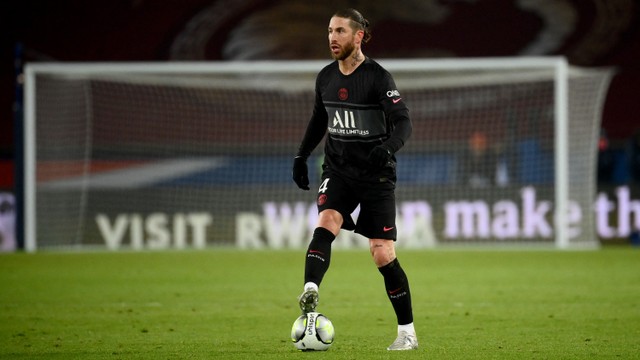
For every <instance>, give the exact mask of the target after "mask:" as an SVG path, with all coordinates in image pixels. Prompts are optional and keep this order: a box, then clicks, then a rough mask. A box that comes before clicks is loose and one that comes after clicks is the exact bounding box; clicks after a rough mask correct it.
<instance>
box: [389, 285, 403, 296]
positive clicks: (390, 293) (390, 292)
mask: <svg viewBox="0 0 640 360" xmlns="http://www.w3.org/2000/svg"><path fill="white" fill-rule="evenodd" d="M400 290H402V288H401V287H400V288H397V289H395V290H389V295H393V294H395V293H397V292H398V291H400Z"/></svg>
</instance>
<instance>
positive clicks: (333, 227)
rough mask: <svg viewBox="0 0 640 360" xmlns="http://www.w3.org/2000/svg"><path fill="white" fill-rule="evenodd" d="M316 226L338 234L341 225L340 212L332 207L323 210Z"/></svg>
mask: <svg viewBox="0 0 640 360" xmlns="http://www.w3.org/2000/svg"><path fill="white" fill-rule="evenodd" d="M318 226H319V227H323V228H325V229H327V230H329V231H331V232H332V233H333V235H336V236H337V235H338V233H339V232H340V227H341V226H342V214H340V213H339V212H338V211H336V210H333V209H327V210H323V211H322V212H321V213H320V216H319V218H318Z"/></svg>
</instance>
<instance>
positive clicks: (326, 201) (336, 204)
mask: <svg viewBox="0 0 640 360" xmlns="http://www.w3.org/2000/svg"><path fill="white" fill-rule="evenodd" d="M395 187H396V186H395V183H394V182H393V181H391V180H381V181H380V182H374V183H371V182H363V181H356V180H353V179H349V178H346V177H342V176H339V175H337V174H336V173H334V172H331V171H330V170H325V171H324V172H323V173H322V181H321V182H320V187H319V189H318V197H317V205H318V213H320V212H322V211H323V210H326V209H333V210H336V211H338V212H339V213H340V214H342V218H343V219H344V221H343V223H342V228H343V229H345V230H354V231H355V232H356V233H358V234H361V235H363V236H365V237H367V238H369V239H389V240H394V241H395V240H396V236H397V231H396V197H395ZM358 205H360V214H359V215H358V219H357V221H355V222H354V221H353V218H352V217H351V213H353V211H354V210H355V209H356V208H357V207H358Z"/></svg>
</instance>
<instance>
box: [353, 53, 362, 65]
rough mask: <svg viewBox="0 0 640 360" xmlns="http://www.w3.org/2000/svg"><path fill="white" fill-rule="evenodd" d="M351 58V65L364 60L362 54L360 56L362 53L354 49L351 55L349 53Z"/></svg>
mask: <svg viewBox="0 0 640 360" xmlns="http://www.w3.org/2000/svg"><path fill="white" fill-rule="evenodd" d="M351 60H353V61H352V62H351V66H356V65H358V63H359V62H360V61H362V60H364V56H362V53H361V52H360V51H356V52H355V53H354V54H353V55H351Z"/></svg>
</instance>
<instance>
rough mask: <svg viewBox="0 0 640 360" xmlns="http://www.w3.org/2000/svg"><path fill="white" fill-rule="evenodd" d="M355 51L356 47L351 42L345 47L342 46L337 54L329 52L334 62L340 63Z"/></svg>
mask: <svg viewBox="0 0 640 360" xmlns="http://www.w3.org/2000/svg"><path fill="white" fill-rule="evenodd" d="M355 49H356V47H355V45H354V44H353V42H350V43H348V44H346V45H345V46H343V47H342V48H341V49H340V52H338V53H337V54H336V53H334V52H333V51H331V57H333V59H334V60H340V61H342V60H346V59H347V58H348V57H349V56H350V55H351V54H352V53H353V50H355Z"/></svg>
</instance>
